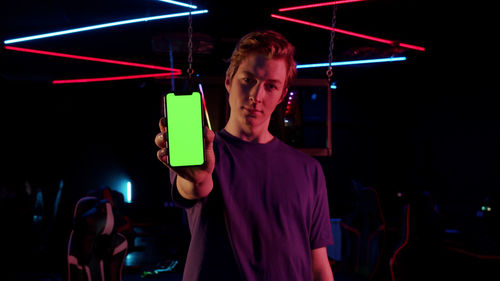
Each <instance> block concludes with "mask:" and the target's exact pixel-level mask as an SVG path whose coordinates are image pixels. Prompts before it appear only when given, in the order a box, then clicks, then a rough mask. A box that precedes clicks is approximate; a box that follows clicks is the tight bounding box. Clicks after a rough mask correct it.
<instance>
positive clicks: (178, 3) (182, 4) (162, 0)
mask: <svg viewBox="0 0 500 281" xmlns="http://www.w3.org/2000/svg"><path fill="white" fill-rule="evenodd" d="M159 1H161V2H165V3H170V4H174V5H177V6H182V7H187V8H191V9H198V7H197V6H195V5H191V4H187V3H183V2H179V1H173V0H159Z"/></svg>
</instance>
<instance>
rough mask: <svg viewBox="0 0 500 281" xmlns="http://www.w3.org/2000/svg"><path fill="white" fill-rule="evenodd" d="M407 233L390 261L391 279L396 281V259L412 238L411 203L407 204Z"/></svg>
mask: <svg viewBox="0 0 500 281" xmlns="http://www.w3.org/2000/svg"><path fill="white" fill-rule="evenodd" d="M406 208H407V209H406V234H405V240H404V241H403V244H402V245H401V246H400V247H399V248H397V249H396V251H395V252H394V254H393V255H392V258H391V259H390V261H389V267H390V271H391V280H392V281H396V277H395V275H394V261H395V260H396V257H397V255H398V254H399V252H401V250H402V249H403V248H404V247H406V245H408V240H410V204H408V205H407V207H406Z"/></svg>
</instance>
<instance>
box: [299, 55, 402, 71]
mask: <svg viewBox="0 0 500 281" xmlns="http://www.w3.org/2000/svg"><path fill="white" fill-rule="evenodd" d="M405 60H406V57H391V58H380V59H369V60H353V61H338V62H332V66H345V65H355V64H369V63H381V62H396V61H405ZM315 67H328V63H327V62H325V63H311V64H298V65H297V69H300V68H315Z"/></svg>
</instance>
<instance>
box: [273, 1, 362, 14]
mask: <svg viewBox="0 0 500 281" xmlns="http://www.w3.org/2000/svg"><path fill="white" fill-rule="evenodd" d="M362 1H367V0H340V1H332V2H324V3H316V4H309V5H301V6H294V7H288V8H281V9H279V10H278V11H280V12H286V11H293V10H302V9H309V8H317V7H323V6H332V5H340V4H348V3H354V2H362Z"/></svg>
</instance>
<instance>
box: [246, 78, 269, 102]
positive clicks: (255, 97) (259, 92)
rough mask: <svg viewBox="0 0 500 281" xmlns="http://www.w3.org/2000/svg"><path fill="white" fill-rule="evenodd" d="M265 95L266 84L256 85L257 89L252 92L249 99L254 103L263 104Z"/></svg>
mask: <svg viewBox="0 0 500 281" xmlns="http://www.w3.org/2000/svg"><path fill="white" fill-rule="evenodd" d="M264 94H265V88H264V83H256V84H255V87H254V88H253V89H252V91H251V92H250V96H249V97H248V99H249V100H250V101H251V102H254V103H261V102H262V98H263V97H264Z"/></svg>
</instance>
